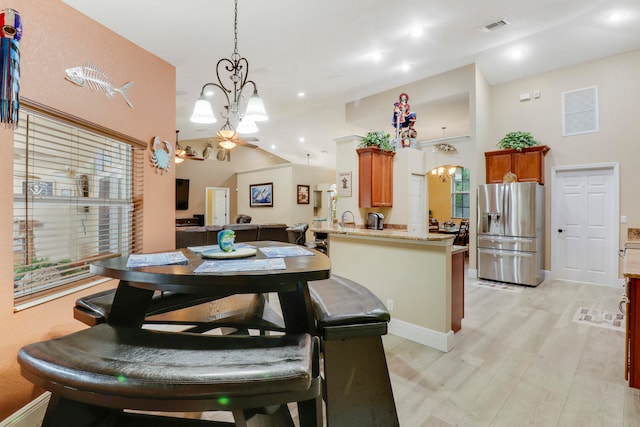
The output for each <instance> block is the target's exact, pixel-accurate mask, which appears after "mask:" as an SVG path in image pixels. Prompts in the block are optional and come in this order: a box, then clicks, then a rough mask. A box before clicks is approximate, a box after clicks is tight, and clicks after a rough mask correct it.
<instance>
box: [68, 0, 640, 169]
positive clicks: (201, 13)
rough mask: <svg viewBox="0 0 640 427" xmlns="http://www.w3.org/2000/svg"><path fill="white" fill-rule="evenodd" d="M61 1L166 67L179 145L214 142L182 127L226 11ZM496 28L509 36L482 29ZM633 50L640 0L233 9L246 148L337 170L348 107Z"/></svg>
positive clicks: (247, 3) (147, 1)
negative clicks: (467, 77) (446, 76)
mask: <svg viewBox="0 0 640 427" xmlns="http://www.w3.org/2000/svg"><path fill="white" fill-rule="evenodd" d="M63 1H64V2H65V3H67V4H69V5H71V6H72V7H74V8H76V9H78V10H79V11H81V12H82V13H84V14H86V15H88V16H90V17H92V18H93V19H95V20H96V21H98V22H99V23H101V24H103V25H105V26H106V27H109V28H111V29H112V30H114V31H115V32H117V33H118V34H121V35H122V36H124V37H126V38H128V39H129V40H131V41H132V42H134V43H136V44H137V45H139V46H141V47H143V48H144V49H146V50H148V51H150V52H152V53H154V54H156V55H157V56H159V57H161V58H163V59H164V60H166V61H167V62H169V63H171V64H173V65H174V66H175V67H176V73H177V84H176V88H177V92H176V129H179V130H180V137H181V139H183V140H185V139H196V138H209V137H213V136H214V135H215V132H216V131H217V129H218V128H219V127H220V125H221V124H222V123H221V122H220V121H218V123H216V124H215V125H208V126H204V125H194V124H193V123H191V122H190V121H189V117H190V115H191V112H192V109H193V105H194V102H195V100H196V99H197V98H198V96H199V93H200V89H201V88H202V85H203V84H204V83H206V82H210V81H215V79H216V77H215V66H216V63H217V61H218V60H219V59H220V58H223V57H225V58H228V57H230V55H231V54H232V53H233V36H234V34H233V17H234V4H233V1H232V0H215V1H212V0H188V1H174V0H135V1H130V0H110V1H103V2H98V1H94V0H63ZM616 16H617V17H618V18H619V19H614V18H615V17H616ZM500 21H503V22H504V23H506V24H507V25H497V26H496V28H495V29H493V30H486V29H484V30H483V29H482V28H483V27H486V26H487V25H489V24H494V23H499V22H500ZM638 48H640V1H638V0H482V1H478V0H407V1H404V2H389V1H385V0H367V1H344V0H322V1H320V0H306V1H300V0H239V5H238V51H239V53H240V55H242V56H244V57H246V58H247V59H248V60H249V65H250V68H249V78H250V79H252V80H254V81H255V82H256V84H257V85H258V89H259V91H260V95H261V96H262V98H263V99H264V102H265V106H266V108H267V111H268V113H269V116H270V120H269V121H268V122H262V123H259V127H260V131H259V133H257V134H255V135H254V136H256V137H257V138H258V139H259V141H258V142H256V144H257V145H258V146H259V147H260V148H262V149H264V150H266V151H269V152H272V153H274V154H277V155H279V156H280V157H283V158H285V159H287V160H289V161H291V162H294V163H302V164H311V165H318V166H327V167H334V165H335V143H334V139H335V138H339V137H342V136H345V135H349V134H353V133H354V132H358V131H359V132H360V133H362V128H358V127H354V126H351V125H348V124H346V123H345V118H344V109H345V104H346V103H347V102H351V101H355V100H358V99H360V98H362V97H365V96H368V95H372V94H375V93H378V92H381V91H384V90H387V89H391V88H395V87H398V86H402V85H403V84H407V83H409V82H413V81H417V80H420V79H423V78H426V77H429V76H432V75H435V74H438V73H441V72H444V71H447V70H450V69H453V68H457V67H460V66H463V65H467V64H471V63H475V64H477V66H478V67H479V69H480V70H481V72H482V73H483V74H484V76H485V77H486V79H487V80H488V82H489V83H490V84H498V83H503V82H507V81H510V80H514V79H519V78H522V77H526V76H529V75H534V74H538V73H541V72H545V71H549V70H553V69H557V68H561V67H565V66H569V65H573V64H577V63H581V62H585V61H589V60H592V59H596V58H599V57H604V56H609V55H612V54H617V53H621V52H625V51H630V50H634V49H638ZM300 93H304V96H300V95H299V94H300ZM394 101H395V99H390V100H389V106H390V107H389V108H390V109H391V105H392V103H393V102H394ZM449 102H451V100H449ZM221 105H223V104H220V106H218V107H216V106H215V105H214V111H219V110H221V109H222V107H221ZM358 125H359V126H365V129H366V128H367V126H366V125H365V124H363V123H359V124H358ZM386 126H388V123H380V124H377V123H371V124H369V126H368V127H370V128H385V127H386Z"/></svg>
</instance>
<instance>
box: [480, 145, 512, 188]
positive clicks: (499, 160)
mask: <svg viewBox="0 0 640 427" xmlns="http://www.w3.org/2000/svg"><path fill="white" fill-rule="evenodd" d="M494 153H495V152H494ZM488 154H489V155H488ZM485 163H486V170H487V184H500V183H501V182H502V178H503V177H504V175H505V174H506V173H507V172H511V153H509V152H505V153H495V154H490V153H485Z"/></svg>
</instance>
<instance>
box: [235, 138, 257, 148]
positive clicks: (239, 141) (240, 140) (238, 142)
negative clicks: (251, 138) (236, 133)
mask: <svg viewBox="0 0 640 427" xmlns="http://www.w3.org/2000/svg"><path fill="white" fill-rule="evenodd" d="M233 142H235V143H236V144H238V145H242V146H244V147H248V148H258V146H257V145H255V144H252V143H250V142H247V141H246V140H244V139H241V138H238V139H234V140H233Z"/></svg>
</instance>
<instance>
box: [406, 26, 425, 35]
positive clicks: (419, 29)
mask: <svg viewBox="0 0 640 427" xmlns="http://www.w3.org/2000/svg"><path fill="white" fill-rule="evenodd" d="M409 34H411V36H412V37H420V36H421V35H422V27H413V28H412V29H411V30H409Z"/></svg>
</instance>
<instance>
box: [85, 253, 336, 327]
mask: <svg viewBox="0 0 640 427" xmlns="http://www.w3.org/2000/svg"><path fill="white" fill-rule="evenodd" d="M242 247H245V248H246V247H248V248H255V249H256V251H255V255H253V256H251V257H247V258H242V259H235V258H233V259H209V258H207V257H205V256H203V255H202V254H203V252H201V251H194V250H192V249H189V248H182V249H178V250H177V251H176V252H180V253H182V254H183V255H184V258H185V259H186V261H184V262H183V263H181V264H171V265H154V266H145V267H128V266H127V261H128V257H127V256H124V255H123V256H119V257H115V258H109V259H104V260H99V261H95V262H93V263H91V265H90V271H91V272H92V273H94V274H96V275H100V276H104V277H110V278H114V279H118V280H119V284H118V287H117V290H116V293H115V296H114V300H113V304H112V306H111V311H110V313H109V319H108V322H109V323H110V324H111V325H113V326H127V327H136V328H140V327H142V325H143V323H144V320H145V314H146V311H147V308H148V306H149V303H150V302H151V299H152V296H153V294H154V293H155V292H157V291H162V292H174V293H182V294H195V295H207V296H214V297H220V298H224V297H226V296H230V295H234V294H252V293H258V294H260V293H261V294H268V293H277V294H278V300H279V303H280V306H281V309H282V316H283V321H284V326H285V330H286V333H305V332H306V333H311V334H312V335H313V334H314V329H315V326H314V325H315V317H314V311H313V306H312V303H311V299H310V296H309V287H308V282H309V281H313V280H322V279H328V278H329V277H330V271H331V262H330V260H329V257H328V256H327V255H325V254H323V253H321V252H320V251H317V250H314V249H310V248H302V247H300V246H292V245H291V244H290V243H284V242H275V241H255V242H244V243H243V244H242ZM287 247H289V248H291V249H296V250H291V251H290V253H294V254H304V255H297V256H283V257H281V259H282V261H280V260H278V261H279V262H280V266H279V268H274V269H269V268H265V267H264V264H260V263H265V262H267V261H266V260H274V259H275V258H273V257H272V258H270V257H269V256H267V254H265V252H267V251H270V252H273V251H274V249H276V250H277V251H276V254H278V253H280V254H282V253H285V254H286V251H287V249H286V248H287ZM263 249H264V251H263ZM278 250H279V251H278ZM272 256H273V255H272ZM239 261H244V262H239ZM234 262H235V263H237V264H235V265H238V266H239V268H240V269H247V268H251V267H247V266H248V265H249V266H250V265H251V263H252V262H253V263H256V268H258V269H256V270H246V271H245V270H242V271H237V270H235V269H234V268H233V264H231V263H234ZM203 263H207V264H205V265H204V266H203ZM212 265H215V266H217V267H222V268H210V269H205V272H200V270H202V267H206V266H212Z"/></svg>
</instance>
